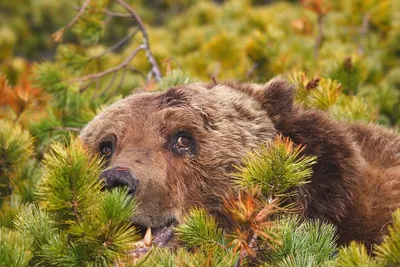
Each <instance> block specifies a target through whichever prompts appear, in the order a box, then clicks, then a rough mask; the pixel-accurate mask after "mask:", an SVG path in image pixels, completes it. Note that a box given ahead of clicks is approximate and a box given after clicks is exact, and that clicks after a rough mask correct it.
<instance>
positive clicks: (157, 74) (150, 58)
mask: <svg viewBox="0 0 400 267" xmlns="http://www.w3.org/2000/svg"><path fill="white" fill-rule="evenodd" d="M115 1H117V2H118V3H119V4H120V5H121V6H123V7H124V8H125V9H126V10H127V11H128V13H130V14H131V15H132V17H133V18H134V19H135V20H136V22H137V24H138V27H139V29H140V31H141V32H142V34H143V44H144V46H145V48H144V49H145V51H146V57H147V60H148V61H149V62H150V64H151V66H152V68H151V72H152V73H154V76H155V78H156V80H157V81H160V80H161V72H160V69H159V67H158V64H157V61H156V60H155V58H154V56H153V54H152V53H151V50H150V44H149V36H148V34H147V31H146V28H145V27H144V24H143V22H142V20H141V19H140V17H139V16H138V15H137V13H136V11H135V10H133V9H132V8H131V7H130V6H129V5H128V4H127V3H126V2H125V1H123V0H115Z"/></svg>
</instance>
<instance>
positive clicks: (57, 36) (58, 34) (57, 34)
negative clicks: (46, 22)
mask: <svg viewBox="0 0 400 267" xmlns="http://www.w3.org/2000/svg"><path fill="white" fill-rule="evenodd" d="M90 1H91V0H86V1H85V2H84V3H83V5H82V7H81V8H80V9H79V12H78V13H76V15H75V17H74V18H73V19H72V20H71V21H70V22H69V23H68V24H67V25H65V26H64V27H62V28H60V29H58V30H57V31H56V32H55V33H53V35H52V36H53V38H54V40H55V41H56V42H59V41H61V40H62V36H63V35H64V32H65V30H67V29H69V28H71V27H72V25H74V24H75V23H76V22H77V21H78V19H79V18H80V17H81V16H82V15H83V13H84V12H85V10H86V8H87V7H88V5H89V3H90Z"/></svg>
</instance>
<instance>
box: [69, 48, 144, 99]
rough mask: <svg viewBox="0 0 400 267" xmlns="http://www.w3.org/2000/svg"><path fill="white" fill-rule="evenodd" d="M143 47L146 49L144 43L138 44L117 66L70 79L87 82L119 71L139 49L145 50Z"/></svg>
mask: <svg viewBox="0 0 400 267" xmlns="http://www.w3.org/2000/svg"><path fill="white" fill-rule="evenodd" d="M143 49H144V45H140V46H138V47H137V48H136V49H135V50H134V51H133V52H132V53H131V54H130V55H129V56H128V57H127V58H126V59H125V60H124V61H123V62H122V63H121V64H119V65H117V66H115V67H112V68H109V69H106V70H104V71H102V72H98V73H93V74H89V75H86V76H83V77H80V78H76V79H72V80H70V81H71V82H74V81H81V82H85V81H87V80H93V79H99V78H101V77H103V76H106V75H108V74H110V73H113V72H117V71H119V70H121V69H123V68H125V67H126V66H127V65H128V64H129V63H130V62H131V61H132V59H133V58H134V57H135V56H136V54H137V53H139V51H140V50H143ZM85 89H86V88H85ZM80 92H83V91H82V88H81V89H80Z"/></svg>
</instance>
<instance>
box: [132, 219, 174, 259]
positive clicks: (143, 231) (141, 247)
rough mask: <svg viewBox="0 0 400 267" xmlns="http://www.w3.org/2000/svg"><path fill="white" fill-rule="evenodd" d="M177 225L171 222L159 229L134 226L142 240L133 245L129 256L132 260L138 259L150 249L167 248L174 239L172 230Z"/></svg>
mask: <svg viewBox="0 0 400 267" xmlns="http://www.w3.org/2000/svg"><path fill="white" fill-rule="evenodd" d="M177 225H178V223H177V222H176V221H175V220H173V221H170V222H167V223H166V224H165V225H163V226H160V227H148V226H143V225H136V224H134V227H135V228H136V229H137V230H138V233H139V234H140V235H141V237H142V239H141V240H140V241H138V242H136V243H134V247H135V248H134V249H133V250H132V251H131V254H132V256H133V257H134V258H136V259H139V258H140V257H142V256H143V255H144V254H146V253H147V252H148V251H149V250H150V249H151V248H152V247H154V246H156V247H167V246H168V245H169V243H172V242H171V241H172V240H173V238H174V228H175V227H176V226H177Z"/></svg>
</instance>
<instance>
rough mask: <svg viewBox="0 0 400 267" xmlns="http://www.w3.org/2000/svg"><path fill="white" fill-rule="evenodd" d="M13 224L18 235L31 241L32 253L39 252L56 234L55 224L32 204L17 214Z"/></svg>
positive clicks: (46, 214)
mask: <svg viewBox="0 0 400 267" xmlns="http://www.w3.org/2000/svg"><path fill="white" fill-rule="evenodd" d="M14 224H15V228H16V229H17V230H18V232H19V233H21V234H22V235H23V236H26V237H27V238H30V239H31V240H32V242H33V243H32V246H31V249H32V251H33V252H36V251H40V250H41V247H42V246H43V245H45V244H47V243H48V240H50V238H51V237H52V236H53V235H54V234H56V232H57V228H56V223H55V222H54V220H53V219H52V218H51V217H50V215H49V214H48V213H47V212H45V211H43V210H42V209H41V208H39V207H38V206H36V205H33V204H31V205H28V206H26V207H25V208H24V209H23V210H22V211H21V212H20V213H19V214H18V216H17V217H16V219H15V221H14Z"/></svg>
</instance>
